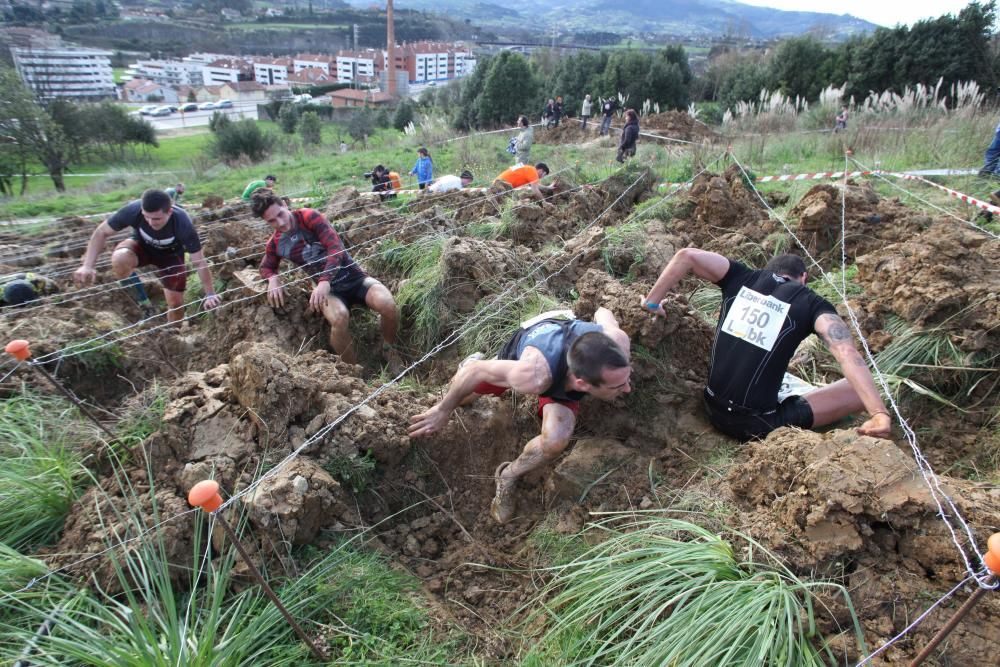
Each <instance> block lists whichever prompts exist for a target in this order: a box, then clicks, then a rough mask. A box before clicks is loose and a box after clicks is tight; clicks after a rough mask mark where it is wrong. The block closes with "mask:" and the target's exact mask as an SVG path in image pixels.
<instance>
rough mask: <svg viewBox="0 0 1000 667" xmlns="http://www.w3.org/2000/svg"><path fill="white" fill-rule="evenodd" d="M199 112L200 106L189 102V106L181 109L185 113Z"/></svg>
mask: <svg viewBox="0 0 1000 667" xmlns="http://www.w3.org/2000/svg"><path fill="white" fill-rule="evenodd" d="M197 110H198V105H197V104H195V103H194V102H188V103H187V104H185V105H184V106H182V107H181V111H183V112H184V113H187V112H188V111H197Z"/></svg>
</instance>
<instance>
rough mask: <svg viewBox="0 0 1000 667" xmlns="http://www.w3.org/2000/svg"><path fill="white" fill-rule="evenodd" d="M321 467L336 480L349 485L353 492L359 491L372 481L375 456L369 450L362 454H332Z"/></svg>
mask: <svg viewBox="0 0 1000 667" xmlns="http://www.w3.org/2000/svg"><path fill="white" fill-rule="evenodd" d="M323 469H324V470H326V471H327V472H328V473H330V475H332V476H333V477H334V478H335V479H337V481H339V482H341V483H342V484H344V485H346V486H348V487H350V489H351V490H352V491H354V493H361V492H362V491H364V490H365V489H367V488H368V487H369V486H370V485H371V483H372V480H373V478H374V475H375V458H374V457H373V456H372V453H371V451H367V452H365V453H364V455H362V456H358V455H354V456H334V457H332V458H331V459H330V460H329V461H327V462H326V463H325V464H323Z"/></svg>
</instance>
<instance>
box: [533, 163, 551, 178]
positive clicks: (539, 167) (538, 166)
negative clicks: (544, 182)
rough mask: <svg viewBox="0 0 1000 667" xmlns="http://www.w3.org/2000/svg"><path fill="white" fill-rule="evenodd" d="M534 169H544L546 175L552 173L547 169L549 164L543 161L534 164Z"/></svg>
mask: <svg viewBox="0 0 1000 667" xmlns="http://www.w3.org/2000/svg"><path fill="white" fill-rule="evenodd" d="M535 169H536V170H538V169H544V170H545V175H546V176H548V175H549V174H551V173H552V172H551V171H549V165H547V164H545V163H544V162H539V163H538V164H536V165H535Z"/></svg>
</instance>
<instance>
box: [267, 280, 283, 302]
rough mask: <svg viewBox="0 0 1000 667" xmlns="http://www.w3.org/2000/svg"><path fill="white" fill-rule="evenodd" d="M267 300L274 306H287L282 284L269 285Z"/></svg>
mask: <svg viewBox="0 0 1000 667" xmlns="http://www.w3.org/2000/svg"><path fill="white" fill-rule="evenodd" d="M267 302H268V303H269V304H270V305H271V307H272V308H283V307H284V306H285V293H284V291H283V290H282V289H281V285H270V284H269V285H268V286H267Z"/></svg>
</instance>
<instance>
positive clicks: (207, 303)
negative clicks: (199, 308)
mask: <svg viewBox="0 0 1000 667" xmlns="http://www.w3.org/2000/svg"><path fill="white" fill-rule="evenodd" d="M220 303H222V298H221V297H219V295H218V294H209V295H208V296H206V297H205V300H204V301H203V302H202V304H203V306H204V308H205V310H212V309H213V308H218V307H219V304H220Z"/></svg>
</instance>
